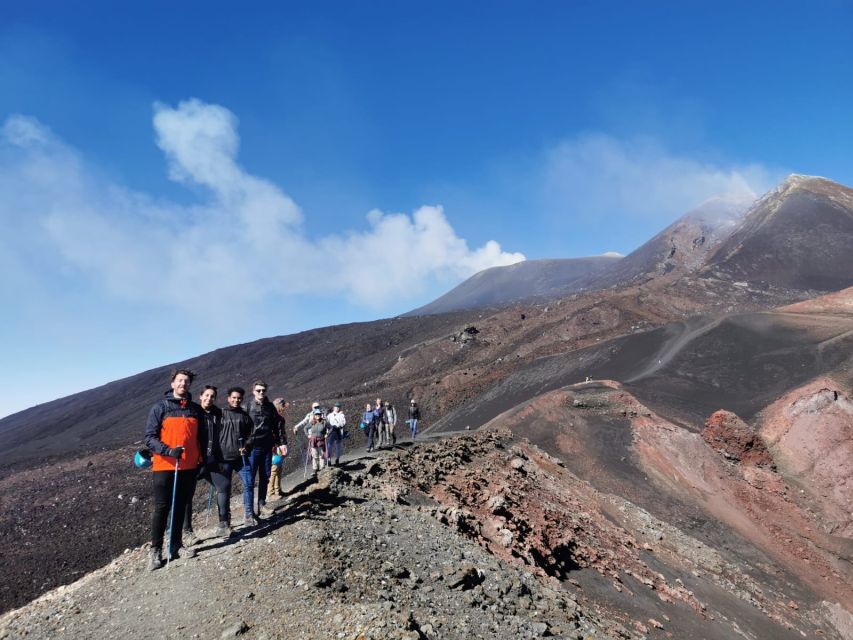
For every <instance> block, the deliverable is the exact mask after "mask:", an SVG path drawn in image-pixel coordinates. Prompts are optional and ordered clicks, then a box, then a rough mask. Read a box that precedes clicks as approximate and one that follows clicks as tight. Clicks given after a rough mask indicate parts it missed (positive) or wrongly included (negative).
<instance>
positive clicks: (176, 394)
mask: <svg viewBox="0 0 853 640" xmlns="http://www.w3.org/2000/svg"><path fill="white" fill-rule="evenodd" d="M194 377H195V374H194V373H193V372H192V371H189V370H188V369H177V370H174V371H173V372H172V376H171V380H170V386H171V389H170V390H169V391H167V392H166V394H165V397H163V398H162V399H160V400H158V401H157V402H156V403H154V406H153V407H151V410H150V411H149V412H148V421H147V422H146V424H145V446H147V447H148V449H149V450H150V451H151V453H152V467H151V470H152V474H151V475H152V478H153V489H154V511H153V513H152V516H151V552H150V554H149V557H148V569H149V570H152V571H153V570H154V569H159V568H160V567H162V566H163V557H162V549H163V535H164V534H165V533H166V521H167V520H168V519H169V511H170V509H171V512H172V520H173V522H172V523H171V524H170V535H169V542H170V545H169V549H168V554H169V555H168V557H169V559H170V560H174V559H176V558H180V557H184V558H192V557H194V556H195V551H193V550H192V549H186V548H184V546H183V543H182V540H181V531H182V529H183V519H184V513H185V512H186V503H187V496H188V494H189V489H190V487H191V486H192V485H193V483H194V480H195V477H196V474H197V473H198V467H199V465H200V464H201V463H202V455H203V454H204V452H205V451H206V450H207V441H206V438H205V435H206V434H205V433H204V427H203V424H204V415H203V412H202V409H201V407H199V406H198V405H197V404H196V403H195V402H193V401H192V396H191V395H190V385H192V381H193V378H194ZM173 493H174V496H175V498H174V504H173V503H172V494H173Z"/></svg>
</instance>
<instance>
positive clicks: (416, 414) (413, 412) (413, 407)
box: [406, 400, 421, 440]
mask: <svg viewBox="0 0 853 640" xmlns="http://www.w3.org/2000/svg"><path fill="white" fill-rule="evenodd" d="M420 419H421V410H420V409H419V408H418V403H417V402H415V401H414V400H412V401H411V403H409V419H408V420H407V421H406V422H408V423H409V428H410V429H411V430H412V440H414V439H415V438H416V437H417V435H418V420H420Z"/></svg>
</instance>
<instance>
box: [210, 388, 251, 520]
mask: <svg viewBox="0 0 853 640" xmlns="http://www.w3.org/2000/svg"><path fill="white" fill-rule="evenodd" d="M245 394H246V391H245V389H243V388H242V387H231V388H230V389H228V395H227V396H226V398H225V400H226V403H227V404H226V406H225V408H224V409H222V418H221V420H220V422H219V425H218V428H217V430H216V432H215V433H214V432H211V434H210V456H211V457H212V458H213V461H212V463H211V465H210V481H211V482H212V483H213V486H214V487H216V508H217V510H218V512H219V524H218V525H217V527H216V529H215V530H214V535H216V536H219V537H222V536H227V535H229V534H230V533H231V479H232V474H233V472H234V471H240V469H242V468H243V456H242V455H241V454H240V449H241V447H242V443H244V442H246V441H247V440H248V439H249V436H250V435H252V429H253V428H254V426H255V425H254V424H253V423H252V419H251V418H250V417H249V414H248V413H246V411H245V410H244V409H243V407H242V404H243V396H244V395H245ZM253 502H254V494H253V492H252V487H251V485H248V486H247V485H246V484H245V483H244V484H243V507H244V513H249V514H251V513H252V503H253ZM253 518H254V516H253V517H252V518H251V519H253Z"/></svg>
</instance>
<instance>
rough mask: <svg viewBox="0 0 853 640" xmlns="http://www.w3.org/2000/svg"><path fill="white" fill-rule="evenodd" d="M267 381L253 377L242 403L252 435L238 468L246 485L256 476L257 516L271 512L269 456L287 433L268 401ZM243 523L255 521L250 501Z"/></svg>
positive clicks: (242, 453)
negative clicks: (251, 425) (268, 499)
mask: <svg viewBox="0 0 853 640" xmlns="http://www.w3.org/2000/svg"><path fill="white" fill-rule="evenodd" d="M267 386H268V385H267V383H266V382H264V381H263V380H255V382H254V384H252V398H251V399H250V400H249V403H248V405H247V406H246V413H248V414H249V417H250V418H251V419H252V424H253V428H252V434H251V435H250V436H249V438H248V439H247V440H246V443H245V444H244V446H243V448H242V451H241V455H244V456H246V460H245V461H244V466H243V468H242V469H241V470H240V478H241V479H242V480H243V485H244V487H245V486H246V485H249V486H251V487H252V488H254V486H255V477H257V478H258V484H257V487H258V515H260V516H269V515H272V513H273V512H272V509H270V508H269V507H267V487H268V485H269V480H270V474H271V472H272V457H273V454H274V453H275V451H276V450H277V449H278V448H279V447H282V446H283V447H286V446H287V436H286V434H285V431H284V428H283V427H284V421H283V420H282V419H281V416H280V415H279V413H278V411H276V409H275V407H274V406H273V404H272V402H270V401H269V398H267ZM245 516H246V517H245V521H244V522H245V524H248V525H251V524H254V522H255V515H254V501H253V502H252V508H251V509H250V510H248V511H247V512H246V514H245Z"/></svg>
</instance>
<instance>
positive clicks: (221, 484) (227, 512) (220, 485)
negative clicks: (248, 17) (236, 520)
mask: <svg viewBox="0 0 853 640" xmlns="http://www.w3.org/2000/svg"><path fill="white" fill-rule="evenodd" d="M242 467H243V463H242V462H241V461H239V460H237V461H236V462H219V463H215V464H214V465H213V466H212V467H211V469H210V481H211V482H212V483H213V486H214V487H216V508H217V510H218V511H219V522H227V523H229V524H230V523H231V478H232V473H233V472H234V471H235V470H237V471H239V470H240V469H241V468H242Z"/></svg>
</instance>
